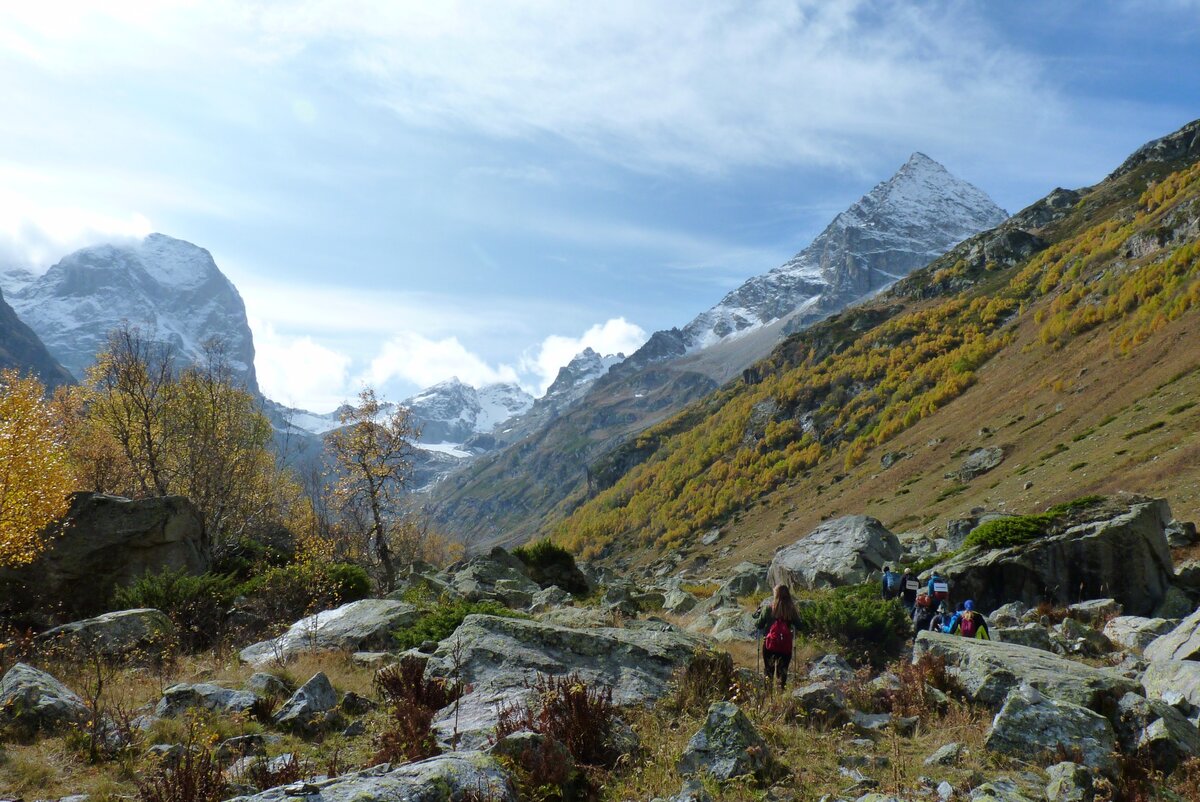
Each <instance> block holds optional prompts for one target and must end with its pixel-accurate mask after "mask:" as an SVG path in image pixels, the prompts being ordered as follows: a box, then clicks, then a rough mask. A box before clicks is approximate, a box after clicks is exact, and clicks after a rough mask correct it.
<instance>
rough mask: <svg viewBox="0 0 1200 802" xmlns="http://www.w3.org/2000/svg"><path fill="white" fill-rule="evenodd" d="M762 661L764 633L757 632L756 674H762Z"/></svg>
mask: <svg viewBox="0 0 1200 802" xmlns="http://www.w3.org/2000/svg"><path fill="white" fill-rule="evenodd" d="M761 660H762V633H761V632H758V631H757V630H755V633H754V672H755V673H756V674H761V673H762V666H760V665H759V662H760V661H761Z"/></svg>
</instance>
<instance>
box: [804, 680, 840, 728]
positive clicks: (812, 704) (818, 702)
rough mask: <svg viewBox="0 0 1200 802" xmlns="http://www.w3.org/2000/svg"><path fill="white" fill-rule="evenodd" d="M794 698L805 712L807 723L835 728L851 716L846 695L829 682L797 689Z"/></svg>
mask: <svg viewBox="0 0 1200 802" xmlns="http://www.w3.org/2000/svg"><path fill="white" fill-rule="evenodd" d="M792 698H793V699H794V700H795V701H796V706H797V707H798V708H799V709H800V710H801V711H803V713H804V716H805V720H806V722H811V723H814V724H818V725H820V726H835V725H838V724H841V723H842V722H844V721H846V720H847V718H848V716H849V710H848V709H847V707H846V695H845V694H843V693H842V692H841V691H840V690H838V689H837V688H836V687H834V686H833V685H832V684H831V683H828V682H813V683H810V684H808V685H805V686H803V687H801V688H797V689H796V690H794V691H792Z"/></svg>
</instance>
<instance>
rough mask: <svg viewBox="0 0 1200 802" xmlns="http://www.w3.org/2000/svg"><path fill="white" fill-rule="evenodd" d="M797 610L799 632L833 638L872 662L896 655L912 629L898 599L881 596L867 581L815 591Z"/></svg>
mask: <svg viewBox="0 0 1200 802" xmlns="http://www.w3.org/2000/svg"><path fill="white" fill-rule="evenodd" d="M797 611H798V612H799V614H800V627H799V630H800V632H801V633H802V634H804V635H808V636H811V637H819V638H827V639H829V640H832V641H834V642H836V643H839V644H841V645H842V646H845V647H846V648H847V650H848V651H850V652H851V653H855V654H857V655H859V656H861V657H863V658H865V659H866V660H868V661H870V662H871V663H875V664H879V663H881V662H884V661H885V660H886V659H888V658H890V657H894V656H896V655H898V654H899V653H900V651H901V650H902V649H903V647H904V642H905V641H906V640H907V638H908V635H909V630H910V629H911V626H910V624H909V620H908V616H907V615H905V613H904V608H903V607H902V606H901V605H900V602H899V601H898V600H896V599H889V600H887V601H884V600H883V599H880V598H879V588H878V587H876V586H875V585H874V584H873V583H870V582H867V583H864V584H862V585H851V586H849V587H842V588H835V589H833V590H831V591H827V592H824V593H821V594H818V595H817V596H816V597H815V598H812V599H808V600H805V601H803V602H801V603H800V604H798V605H797Z"/></svg>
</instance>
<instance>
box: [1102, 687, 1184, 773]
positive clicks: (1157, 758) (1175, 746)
mask: <svg viewBox="0 0 1200 802" xmlns="http://www.w3.org/2000/svg"><path fill="white" fill-rule="evenodd" d="M1110 720H1111V721H1112V722H1113V724H1114V725H1115V728H1116V732H1117V738H1118V740H1119V741H1120V743H1121V748H1122V749H1123V750H1124V751H1125V752H1126V753H1127V754H1133V753H1134V752H1138V753H1140V754H1143V755H1146V756H1148V757H1149V758H1150V760H1151V762H1152V763H1153V764H1154V767H1155V768H1156V769H1158V770H1159V771H1161V772H1164V773H1166V774H1170V773H1171V772H1173V771H1174V770H1175V768H1176V767H1177V766H1178V765H1179V764H1180V763H1182V762H1183V761H1185V760H1188V759H1189V758H1192V757H1195V756H1196V755H1198V754H1200V730H1197V729H1196V725H1194V724H1192V723H1191V722H1190V721H1188V720H1187V718H1186V717H1185V716H1184V715H1183V713H1180V712H1179V711H1178V710H1176V709H1175V708H1174V707H1172V706H1171V705H1169V704H1167V703H1166V702H1163V701H1159V700H1152V699H1146V698H1144V697H1142V696H1139V695H1137V694H1135V693H1127V694H1125V695H1124V696H1123V697H1121V699H1120V700H1119V701H1118V702H1117V705H1116V710H1115V713H1113V714H1110Z"/></svg>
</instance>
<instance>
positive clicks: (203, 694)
mask: <svg viewBox="0 0 1200 802" xmlns="http://www.w3.org/2000/svg"><path fill="white" fill-rule="evenodd" d="M257 701H258V697H257V696H255V695H254V694H253V693H251V692H250V691H238V690H233V689H231V688H223V687H221V686H220V685H214V684H212V683H210V682H199V683H196V684H194V685H191V684H188V683H180V684H178V685H172V686H171V687H170V688H167V689H166V690H165V691H164V692H163V696H162V698H161V699H159V700H158V705H157V706H156V707H155V708H154V715H156V716H158V717H159V718H174V717H176V716H179V715H181V714H183V713H185V712H187V711H188V710H192V709H193V708H196V709H200V710H208V711H210V712H213V713H249V712H250V710H251V708H253V707H254V704H255V702H257Z"/></svg>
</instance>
